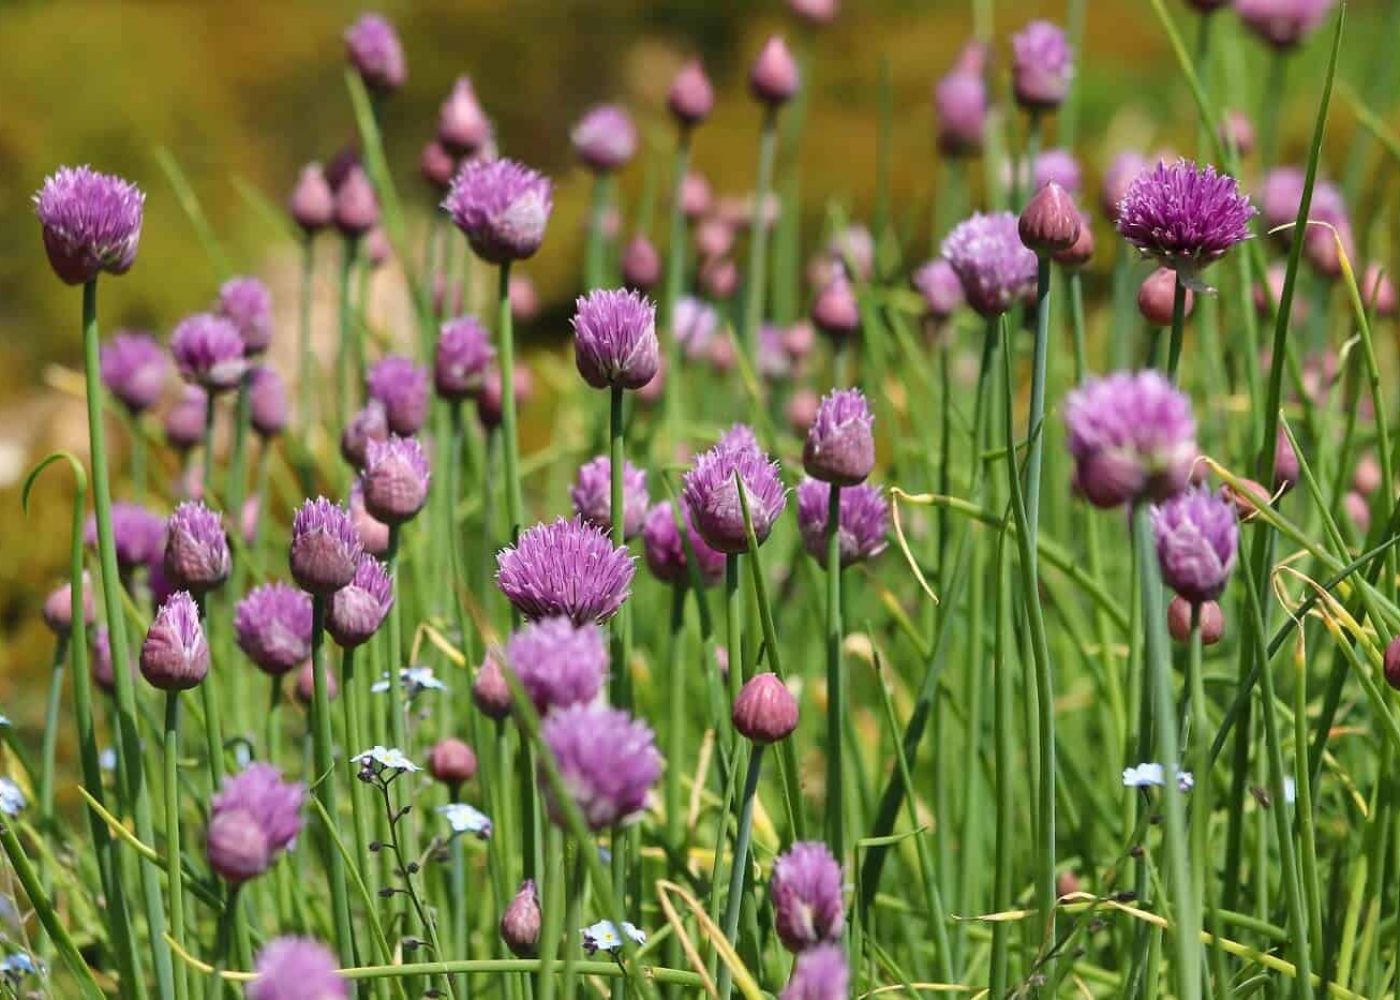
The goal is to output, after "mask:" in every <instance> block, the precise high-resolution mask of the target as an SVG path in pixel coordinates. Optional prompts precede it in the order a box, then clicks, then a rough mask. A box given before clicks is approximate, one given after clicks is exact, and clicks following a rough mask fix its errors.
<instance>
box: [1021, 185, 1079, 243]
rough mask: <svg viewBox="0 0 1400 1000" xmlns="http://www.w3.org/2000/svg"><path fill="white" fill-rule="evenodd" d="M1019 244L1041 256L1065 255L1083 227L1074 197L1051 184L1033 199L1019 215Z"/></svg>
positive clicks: (1076, 240)
mask: <svg viewBox="0 0 1400 1000" xmlns="http://www.w3.org/2000/svg"><path fill="white" fill-rule="evenodd" d="M1018 226H1019V228H1020V233H1021V242H1022V243H1024V244H1025V245H1026V247H1027V248H1028V249H1030V250H1034V251H1035V252H1036V253H1037V254H1040V255H1042V256H1053V255H1055V254H1057V253H1064V252H1065V251H1066V250H1069V249H1070V248H1071V247H1073V246H1074V245H1075V243H1077V242H1079V235H1080V232H1081V231H1082V230H1083V228H1084V219H1083V216H1081V215H1080V213H1079V208H1078V206H1076V205H1075V203H1074V197H1073V196H1072V195H1071V194H1070V193H1069V192H1068V191H1066V190H1065V189H1064V188H1063V187H1061V186H1060V185H1059V184H1058V183H1057V182H1055V181H1051V182H1050V183H1049V184H1046V185H1045V186H1044V187H1042V188H1041V189H1040V190H1039V191H1037V192H1036V193H1035V195H1034V196H1032V198H1031V200H1030V202H1029V203H1028V204H1027V205H1026V207H1025V210H1024V211H1022V212H1021V218H1020V220H1019V223H1018Z"/></svg>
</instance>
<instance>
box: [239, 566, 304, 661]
mask: <svg viewBox="0 0 1400 1000" xmlns="http://www.w3.org/2000/svg"><path fill="white" fill-rule="evenodd" d="M233 634H234V637H235V638H236V639H237V641H238V648H239V649H241V650H243V652H244V653H245V654H247V656H248V659H250V660H252V661H253V663H254V664H255V665H256V666H257V668H258V669H259V670H261V671H263V672H264V673H267V674H271V675H272V676H274V677H280V676H281V675H282V674H285V673H287V672H288V671H289V670H291V669H292V668H293V667H297V666H300V665H301V663H302V661H303V660H305V659H307V658H308V657H309V656H310V655H311V598H309V597H308V596H307V595H306V594H305V593H304V592H303V591H301V590H298V589H297V588H296V587H292V586H289V585H288V584H285V583H267V584H264V585H263V586H261V587H254V588H253V589H252V590H250V591H249V592H248V596H246V597H244V598H243V600H241V601H239V602H238V605H237V606H236V607H235V608H234V611H233Z"/></svg>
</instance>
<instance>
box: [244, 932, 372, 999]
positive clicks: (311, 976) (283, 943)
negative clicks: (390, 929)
mask: <svg viewBox="0 0 1400 1000" xmlns="http://www.w3.org/2000/svg"><path fill="white" fill-rule="evenodd" d="M254 971H255V972H256V973H257V978H256V979H254V980H253V981H252V982H251V983H249V984H248V1000H349V998H350V986H349V984H348V983H346V981H345V979H344V978H343V977H342V976H341V975H340V963H339V962H338V961H337V960H336V957H335V952H333V951H331V950H330V949H329V948H327V947H326V946H325V945H323V944H321V942H319V941H316V940H313V939H312V938H299V937H279V938H273V939H272V940H271V941H269V942H268V943H267V944H266V945H265V946H264V947H263V949H262V951H260V952H258V958H257V961H256V962H255V963H254Z"/></svg>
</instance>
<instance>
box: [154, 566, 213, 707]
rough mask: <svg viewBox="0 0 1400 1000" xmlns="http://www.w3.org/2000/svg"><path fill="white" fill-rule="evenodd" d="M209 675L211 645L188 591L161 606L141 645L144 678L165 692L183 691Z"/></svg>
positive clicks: (173, 596)
mask: <svg viewBox="0 0 1400 1000" xmlns="http://www.w3.org/2000/svg"><path fill="white" fill-rule="evenodd" d="M208 673H209V643H208V642H207V641H206V640H205V638H204V627H203V626H202V625H201V624H200V622H199V608H198V606H197V605H196V604H195V603H194V598H193V597H191V596H190V595H189V594H187V593H186V592H185V591H183V590H181V591H177V592H176V593H174V594H172V595H171V596H170V598H169V599H168V600H167V601H166V602H165V603H164V604H162V605H161V606H160V610H159V611H157V612H156V617H155V620H154V621H152V622H151V627H150V628H149V629H147V630H146V640H145V642H143V643H142V644H141V675H142V676H143V677H145V678H146V680H148V681H149V682H150V683H151V686H153V687H157V688H160V689H161V690H162V691H184V690H186V689H188V688H192V687H194V686H195V685H197V684H198V683H199V682H200V681H202V680H204V678H205V676H206V675H207V674H208Z"/></svg>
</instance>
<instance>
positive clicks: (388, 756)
mask: <svg viewBox="0 0 1400 1000" xmlns="http://www.w3.org/2000/svg"><path fill="white" fill-rule="evenodd" d="M366 761H370V762H371V763H374V764H378V765H379V766H380V767H385V768H388V769H389V770H391V771H421V770H423V769H422V768H421V767H419V766H418V765H417V764H415V763H413V761H411V760H409V759H408V756H407V754H405V753H404V752H403V751H402V750H400V749H399V748H398V747H382V746H379V745H377V744H376V745H375V746H372V747H370V748H369V749H368V750H366V751H364V752H363V753H358V754H356V755H355V756H353V757H351V758H350V762H351V763H352V764H363V763H365V762H366Z"/></svg>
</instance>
